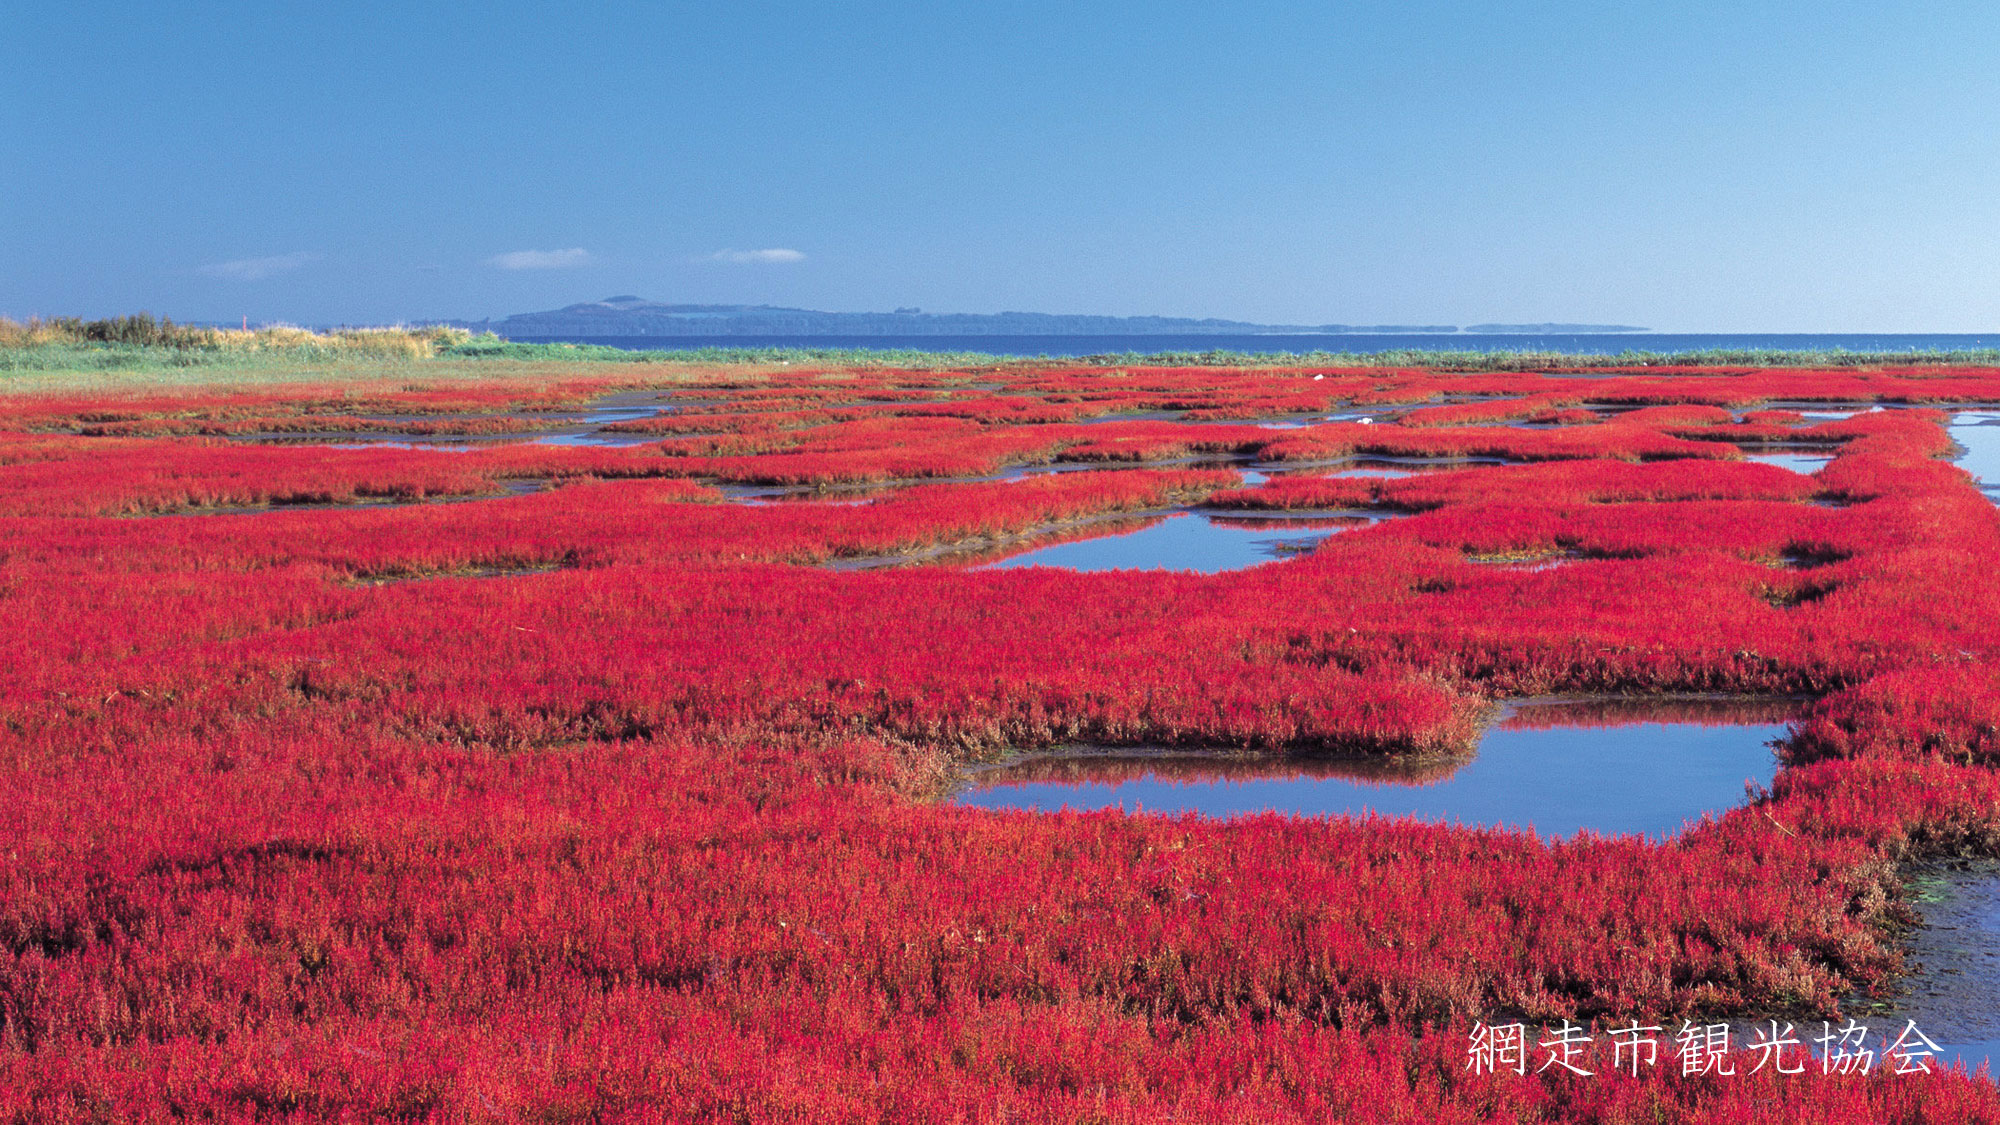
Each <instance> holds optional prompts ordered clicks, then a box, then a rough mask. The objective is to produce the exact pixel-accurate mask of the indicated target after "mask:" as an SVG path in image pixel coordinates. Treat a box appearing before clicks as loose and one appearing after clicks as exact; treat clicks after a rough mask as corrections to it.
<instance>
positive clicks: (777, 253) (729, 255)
mask: <svg viewBox="0 0 2000 1125" xmlns="http://www.w3.org/2000/svg"><path fill="white" fill-rule="evenodd" d="M708 260H709V261H711V262H733V263H736V264H738V265H761V264H765V263H771V262H803V261H805V260H806V256H805V255H804V254H801V253H799V252H798V251H797V250H786V249H782V248H775V249H771V250H717V251H716V252H715V253H713V254H710V255H709V256H708Z"/></svg>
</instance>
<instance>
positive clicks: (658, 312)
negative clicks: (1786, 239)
mask: <svg viewBox="0 0 2000 1125" xmlns="http://www.w3.org/2000/svg"><path fill="white" fill-rule="evenodd" d="M453 323H455V324H457V325H459V326H461V327H465V328H470V329H473V330H475V331H486V332H493V333H495V334H497V335H500V336H505V337H508V338H509V339H523V338H535V337H564V338H580V339H592V338H614V337H634V336H766V337H768V336H801V337H809V336H849V337H852V336H1274V335H1280V336H1289V335H1353V334H1371V335H1372V334H1381V335H1404V334H1413V335H1414V334H1422V335H1442V334H1452V333H1457V332H1458V331H1460V329H1459V328H1458V326H1457V325H1453V324H1252V323H1249V322H1247V321H1241V320H1221V319H1217V318H1214V317H1207V318H1203V319H1199V320H1197V319H1192V318H1188V317H1174V316H1084V315H1065V314H1056V313H1030V312H1002V313H930V312H925V311H923V310H922V309H914V308H904V309H895V310H893V311H891V312H879V313H843V312H817V311H814V310H812V309H790V308H780V307H776V306H772V305H676V304H669V303H666V302H663V301H650V300H647V299H645V298H643V297H631V296H620V297H606V298H605V299H604V300H602V301H590V302H586V303H584V304H577V305H569V306H567V307H565V308H560V309H551V310H549V311H547V312H531V313H516V314H514V315H513V316H508V317H502V318H500V319H498V320H481V321H456V322H453ZM1466 331H1469V332H1506V333H1596V332H1644V331H1646V329H1644V328H1633V327H1630V326H1627V325H1607V324H1486V325H1476V326H1474V327H1473V328H1470V329H1466Z"/></svg>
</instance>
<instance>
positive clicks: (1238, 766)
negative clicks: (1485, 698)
mask: <svg viewBox="0 0 2000 1125" xmlns="http://www.w3.org/2000/svg"><path fill="white" fill-rule="evenodd" d="M1799 706H1800V704H1799V703H1797V702H1794V701H1790V700H1708V699H1674V700H1629V701H1600V702H1578V701H1568V702H1530V703H1521V704H1516V705H1514V706H1513V707H1511V708H1510V709H1509V712H1508V713H1507V714H1506V715H1505V716H1504V717H1503V718H1502V719H1501V721H1500V722H1498V723H1497V724H1495V725H1494V726H1493V727H1492V728H1491V729H1489V730H1488V731H1487V732H1486V735H1485V737H1483V738H1482V739H1481V740H1480V742H1479V748H1478V751H1477V753H1475V754H1474V755H1473V756H1472V757H1470V758H1467V759H1456V760H1437V761H1429V762H1399V761H1396V760H1386V759H1382V758H1358V759H1327V758H1317V759H1315V758H1299V757H1283V758H1257V759H1246V758H1230V757H1225V756H1222V755H1206V756H1204V755H1199V754H1193V753H1189V752H1187V751H1168V750H1157V751H1150V752H1131V751H1123V752H1121V751H1112V750H1104V751H1098V752H1074V753H1066V754H1053V755H1042V756H1035V757H1028V758H1023V759H1021V760H1020V761H1017V762H1012V763H1003V764H1001V765H997V766H989V767H980V768H977V769H975V770H973V771H971V772H970V774H969V777H968V780H967V783H966V786H965V788H964V789H962V790H961V791H960V792H959V793H958V795H957V798H956V800H957V802H958V803H959V804H961V805H968V806H973V807H977V808H985V809H1033V810H1041V811H1055V810H1058V809H1065V808H1067V809H1074V810H1078V811H1083V810H1093V809H1109V808H1121V809H1124V810H1125V811H1127V812H1150V813H1167V814H1175V813H1197V814H1200V815H1203V816H1211V817H1230V816H1241V815H1246V814H1252V813H1262V812H1276V813H1282V814H1286V815H1292V816H1356V815H1362V814H1366V813H1370V812H1372V813H1378V814H1381V815H1384V816H1413V817H1418V818H1420V819H1424V820H1432V821H1440V822H1448V823H1453V824H1461V825H1467V826H1483V827H1506V828H1513V829H1532V830H1533V831H1535V832H1536V833H1538V834H1540V835H1542V836H1571V835H1574V834H1576V833H1578V832H1581V831H1586V830H1587V831H1591V832H1596V833H1599V834H1603V835H1621V834H1643V835H1647V836H1651V837H1655V838H1664V837H1667V836H1670V835H1672V834H1674V833H1676V832H1679V831H1680V830H1681V829H1682V828H1683V827H1684V826H1686V825H1687V824H1688V823H1689V822H1691V821H1694V820H1697V819H1699V818H1700V817H1701V815H1702V814H1703V813H1720V812H1722V811H1724V810H1726V809H1729V808H1731V807H1733V806H1735V805H1738V804H1741V803H1742V802H1743V800H1744V796H1745V790H1744V785H1745V784H1746V783H1750V784H1755V785H1759V786H1764V785H1769V784H1770V782H1771V779H1772V778H1773V777H1774V776H1775V775H1776V773H1777V766H1778V763H1777V758H1776V756H1775V754H1774V753H1773V750H1772V745H1771V744H1772V743H1773V742H1774V741H1775V740H1776V739H1779V738H1781V737H1783V736H1784V733H1785V723H1786V722H1787V721H1788V720H1789V719H1790V718H1791V717H1792V716H1793V715H1795V714H1796V712H1797V709H1798V707H1799Z"/></svg>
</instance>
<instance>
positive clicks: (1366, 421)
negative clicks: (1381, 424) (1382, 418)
mask: <svg viewBox="0 0 2000 1125" xmlns="http://www.w3.org/2000/svg"><path fill="white" fill-rule="evenodd" d="M1361 424H1362V425H1364V426H1372V425H1374V424H1375V419H1373V418H1363V419H1362V420H1361Z"/></svg>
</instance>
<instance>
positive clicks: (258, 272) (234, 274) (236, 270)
mask: <svg viewBox="0 0 2000 1125" xmlns="http://www.w3.org/2000/svg"><path fill="white" fill-rule="evenodd" d="M318 260H319V255H318V254H308V253H306V252H305V251H303V250H301V251H299V252H297V253H293V254H277V255H274V256H272V257H269V258H237V259H236V260H235V261H230V262H212V263H210V264H208V265H205V266H203V267H201V268H200V269H199V270H198V271H196V272H198V273H203V274H206V275H208V276H209V277H221V278H227V279H229V280H230V281H262V280H264V279H265V278H267V277H272V276H275V275H277V274H281V273H290V272H292V271H293V270H295V269H298V268H299V267H300V266H303V265H305V264H307V263H308V262H315V261H318Z"/></svg>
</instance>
